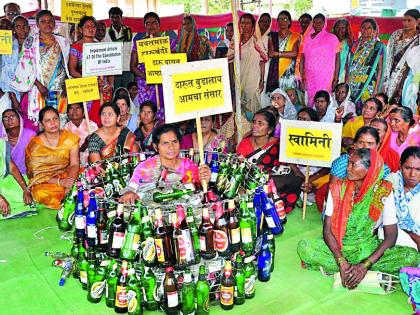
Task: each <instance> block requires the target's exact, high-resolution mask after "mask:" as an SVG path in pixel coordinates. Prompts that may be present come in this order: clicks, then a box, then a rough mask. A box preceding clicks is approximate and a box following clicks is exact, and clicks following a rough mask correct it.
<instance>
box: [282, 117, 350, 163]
mask: <svg viewBox="0 0 420 315" xmlns="http://www.w3.org/2000/svg"><path fill="white" fill-rule="evenodd" d="M342 128H343V125H342V124H336V123H322V122H315V121H300V120H282V121H281V134H280V157H279V160H280V162H286V163H293V164H303V165H310V166H319V167H331V164H332V162H333V161H334V160H335V159H336V158H338V157H339V156H340V152H341V132H342Z"/></svg>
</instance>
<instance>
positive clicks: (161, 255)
mask: <svg viewBox="0 0 420 315" xmlns="http://www.w3.org/2000/svg"><path fill="white" fill-rule="evenodd" d="M155 246H156V256H157V259H158V262H160V263H164V262H165V261H166V259H165V258H166V257H165V252H164V250H163V242H162V239H160V238H156V239H155Z"/></svg>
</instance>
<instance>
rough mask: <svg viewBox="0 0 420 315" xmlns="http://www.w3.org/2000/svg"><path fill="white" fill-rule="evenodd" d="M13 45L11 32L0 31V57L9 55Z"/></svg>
mask: <svg viewBox="0 0 420 315" xmlns="http://www.w3.org/2000/svg"><path fill="white" fill-rule="evenodd" d="M12 45H13V34H12V31H5V30H0V55H11V54H12Z"/></svg>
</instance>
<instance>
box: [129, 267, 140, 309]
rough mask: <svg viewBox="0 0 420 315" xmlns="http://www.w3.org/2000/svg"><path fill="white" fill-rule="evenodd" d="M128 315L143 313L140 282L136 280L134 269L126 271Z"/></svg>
mask: <svg viewBox="0 0 420 315" xmlns="http://www.w3.org/2000/svg"><path fill="white" fill-rule="evenodd" d="M127 298H128V314H130V315H140V314H142V313H143V308H142V301H143V295H142V292H141V288H140V281H139V279H138V278H137V275H136V272H135V270H134V268H130V269H128V278H127Z"/></svg>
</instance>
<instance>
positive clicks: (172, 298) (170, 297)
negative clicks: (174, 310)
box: [166, 291, 179, 307]
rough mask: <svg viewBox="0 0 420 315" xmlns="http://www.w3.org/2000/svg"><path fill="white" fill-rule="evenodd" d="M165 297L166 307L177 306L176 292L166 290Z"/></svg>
mask: <svg viewBox="0 0 420 315" xmlns="http://www.w3.org/2000/svg"><path fill="white" fill-rule="evenodd" d="M166 299H167V301H168V307H177V306H178V304H179V302H178V292H177V291H174V292H166Z"/></svg>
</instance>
